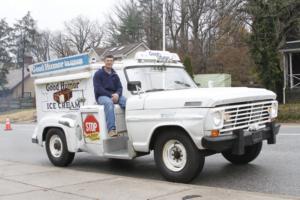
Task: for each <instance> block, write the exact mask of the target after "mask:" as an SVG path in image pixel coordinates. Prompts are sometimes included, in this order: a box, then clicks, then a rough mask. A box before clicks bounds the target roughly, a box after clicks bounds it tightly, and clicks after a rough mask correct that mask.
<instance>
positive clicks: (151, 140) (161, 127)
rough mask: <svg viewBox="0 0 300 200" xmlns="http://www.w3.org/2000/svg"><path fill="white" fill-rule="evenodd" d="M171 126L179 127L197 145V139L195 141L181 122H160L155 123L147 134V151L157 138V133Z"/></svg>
mask: <svg viewBox="0 0 300 200" xmlns="http://www.w3.org/2000/svg"><path fill="white" fill-rule="evenodd" d="M171 127H173V128H179V129H181V130H183V131H184V132H185V133H186V134H187V135H188V136H189V137H190V138H191V140H192V141H193V142H194V143H195V145H196V146H198V145H197V141H195V140H194V139H193V137H192V136H191V134H190V132H189V131H188V130H186V129H185V128H184V125H183V124H180V123H160V124H157V125H156V126H155V127H153V129H152V130H151V134H150V135H149V138H148V142H147V144H148V146H147V149H148V150H149V151H150V150H152V149H153V147H154V143H155V139H156V138H157V136H158V135H159V133H160V132H161V131H163V130H164V129H165V128H171Z"/></svg>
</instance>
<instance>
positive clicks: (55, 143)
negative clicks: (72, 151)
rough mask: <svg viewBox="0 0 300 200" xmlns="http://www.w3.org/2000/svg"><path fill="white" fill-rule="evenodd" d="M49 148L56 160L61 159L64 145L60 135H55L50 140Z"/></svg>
mask: <svg viewBox="0 0 300 200" xmlns="http://www.w3.org/2000/svg"><path fill="white" fill-rule="evenodd" d="M49 148H50V152H51V155H52V156H54V157H55V158H59V157H61V155H62V152H63V144H62V140H61V139H60V137H59V136H58V135H53V136H52V137H51V138H50V143H49Z"/></svg>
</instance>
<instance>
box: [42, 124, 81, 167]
mask: <svg viewBox="0 0 300 200" xmlns="http://www.w3.org/2000/svg"><path fill="white" fill-rule="evenodd" d="M46 151H47V155H48V158H49V160H50V161H51V163H52V164H53V165H55V166H59V167H65V166H68V165H69V164H71V163H72V161H73V159H74V156H75V153H73V152H69V151H68V146H67V142H66V137H65V134H64V133H63V132H62V130H60V129H58V128H51V129H50V130H49V131H48V132H47V135H46Z"/></svg>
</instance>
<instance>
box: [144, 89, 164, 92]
mask: <svg viewBox="0 0 300 200" xmlns="http://www.w3.org/2000/svg"><path fill="white" fill-rule="evenodd" d="M164 90H165V89H162V88H154V89H150V90H146V91H145V92H158V91H164Z"/></svg>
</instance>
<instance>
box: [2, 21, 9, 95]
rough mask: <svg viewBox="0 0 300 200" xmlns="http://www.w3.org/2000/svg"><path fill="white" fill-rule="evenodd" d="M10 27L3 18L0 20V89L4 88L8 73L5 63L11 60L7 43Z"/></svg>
mask: <svg viewBox="0 0 300 200" xmlns="http://www.w3.org/2000/svg"><path fill="white" fill-rule="evenodd" d="M10 34H11V28H10V27H9V26H8V24H7V22H6V21H5V19H1V20H0V90H1V91H2V90H4V89H5V88H4V86H5V84H6V83H7V80H6V74H7V73H8V68H7V65H6V64H8V63H10V62H11V59H12V58H11V56H10V54H9V44H10V40H11V37H10Z"/></svg>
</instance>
